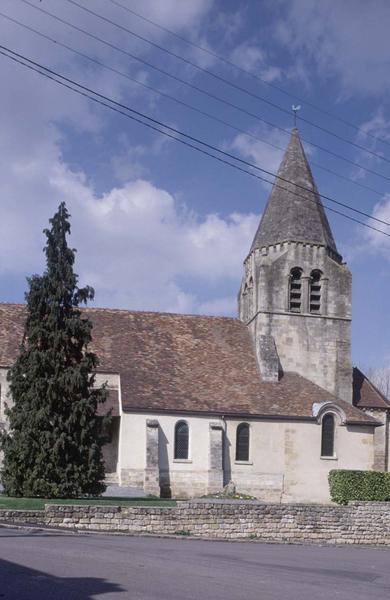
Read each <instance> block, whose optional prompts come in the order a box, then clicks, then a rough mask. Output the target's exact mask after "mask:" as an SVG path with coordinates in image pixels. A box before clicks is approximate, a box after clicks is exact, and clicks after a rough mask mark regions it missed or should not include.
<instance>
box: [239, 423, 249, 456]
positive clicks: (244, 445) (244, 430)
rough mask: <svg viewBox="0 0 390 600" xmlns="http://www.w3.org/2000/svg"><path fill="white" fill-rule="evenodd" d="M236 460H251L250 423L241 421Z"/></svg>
mask: <svg viewBox="0 0 390 600" xmlns="http://www.w3.org/2000/svg"><path fill="white" fill-rule="evenodd" d="M236 460H249V425H248V423H240V425H239V426H238V427H237V434H236Z"/></svg>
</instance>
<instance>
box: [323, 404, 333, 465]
mask: <svg viewBox="0 0 390 600" xmlns="http://www.w3.org/2000/svg"><path fill="white" fill-rule="evenodd" d="M334 430H335V420H334V416H333V415H331V414H327V415H324V417H323V419H322V432H321V433H322V435H321V456H334Z"/></svg>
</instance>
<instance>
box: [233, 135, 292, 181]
mask: <svg viewBox="0 0 390 600" xmlns="http://www.w3.org/2000/svg"><path fill="white" fill-rule="evenodd" d="M250 133H251V134H252V135H253V136H254V137H249V136H248V135H246V134H244V133H240V134H238V135H236V136H235V138H234V139H233V141H232V142H230V143H229V144H226V147H227V148H229V149H230V150H235V151H236V152H238V153H239V154H240V155H241V156H242V157H244V158H245V159H247V160H249V161H251V162H253V163H255V164H256V165H258V166H259V167H261V168H262V169H265V170H267V171H270V172H273V173H276V172H277V170H278V168H279V165H280V162H281V160H282V158H283V154H284V149H285V148H286V146H287V143H288V136H287V135H286V134H284V133H283V132H281V131H277V130H275V129H271V128H269V127H266V126H260V127H257V128H255V129H252V130H250ZM255 138H259V139H255ZM261 140H264V141H261ZM258 174H259V175H260V176H264V177H265V178H267V179H270V178H271V179H272V176H271V175H267V174H265V173H264V174H263V173H260V172H259V173H258ZM264 185H265V186H266V187H267V188H268V184H266V183H265V184H264Z"/></svg>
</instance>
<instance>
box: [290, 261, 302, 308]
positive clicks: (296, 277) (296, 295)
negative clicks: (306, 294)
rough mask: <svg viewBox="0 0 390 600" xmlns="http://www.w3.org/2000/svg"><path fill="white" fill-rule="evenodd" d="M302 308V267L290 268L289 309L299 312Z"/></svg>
mask: <svg viewBox="0 0 390 600" xmlns="http://www.w3.org/2000/svg"><path fill="white" fill-rule="evenodd" d="M301 308H302V269H298V268H295V269H291V273H290V290H289V309H290V311H291V312H301Z"/></svg>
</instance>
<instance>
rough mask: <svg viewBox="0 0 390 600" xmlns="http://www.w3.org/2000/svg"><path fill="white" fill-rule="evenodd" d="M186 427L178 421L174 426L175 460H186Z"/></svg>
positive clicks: (184, 423)
mask: <svg viewBox="0 0 390 600" xmlns="http://www.w3.org/2000/svg"><path fill="white" fill-rule="evenodd" d="M188 434H189V432H188V425H187V423H186V422H185V421H179V422H178V423H176V426H175V458H179V459H180V458H181V459H188V437H189V435H188Z"/></svg>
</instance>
